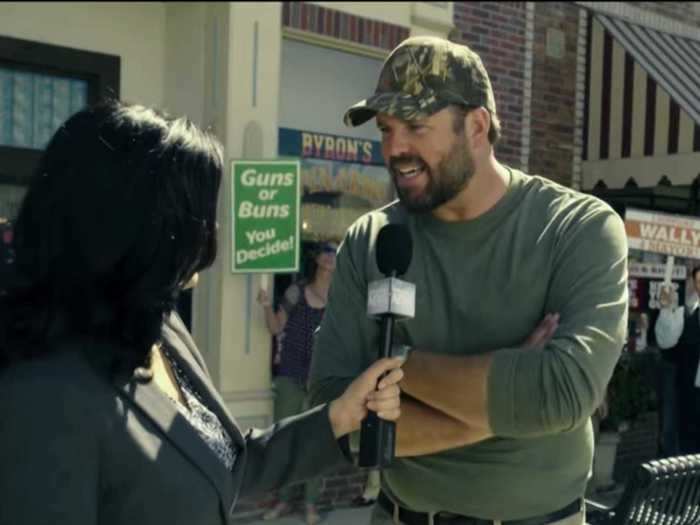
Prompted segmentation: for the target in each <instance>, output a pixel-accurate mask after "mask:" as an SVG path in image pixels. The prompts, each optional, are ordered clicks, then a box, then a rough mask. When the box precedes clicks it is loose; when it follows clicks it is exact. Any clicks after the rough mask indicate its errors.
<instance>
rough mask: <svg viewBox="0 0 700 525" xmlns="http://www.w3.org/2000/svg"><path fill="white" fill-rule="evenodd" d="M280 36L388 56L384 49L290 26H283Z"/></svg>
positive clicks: (378, 56) (331, 47)
mask: <svg viewBox="0 0 700 525" xmlns="http://www.w3.org/2000/svg"><path fill="white" fill-rule="evenodd" d="M282 38H288V39H289V40H296V41H298V42H304V43H305V44H311V45H314V46H319V47H327V48H330V49H335V50H336V51H344V52H346V53H352V54H354V55H361V56H365V57H369V58H376V59H379V60H385V59H386V57H388V56H389V51H387V50H385V49H380V48H377V47H372V46H366V45H364V44H358V43H355V42H349V41H347V40H341V39H339V38H333V37H331V36H325V35H319V34H316V33H310V32H309V31H302V30H300V29H292V28H290V27H285V28H283V29H282Z"/></svg>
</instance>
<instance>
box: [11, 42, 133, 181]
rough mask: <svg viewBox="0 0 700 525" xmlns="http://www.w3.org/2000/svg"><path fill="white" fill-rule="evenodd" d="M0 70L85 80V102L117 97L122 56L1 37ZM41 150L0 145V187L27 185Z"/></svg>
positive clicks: (91, 102) (89, 102)
mask: <svg viewBox="0 0 700 525" xmlns="http://www.w3.org/2000/svg"><path fill="white" fill-rule="evenodd" d="M0 67H6V68H8V69H13V70H17V71H26V72H30V73H39V74H46V75H55V76H67V77H71V78H76V79H80V80H85V81H86V82H87V85H88V90H87V102H88V104H94V103H95V102H97V101H98V100H100V99H101V98H104V97H112V98H117V99H118V98H119V92H120V91H119V87H120V79H121V57H120V56H118V55H109V54H105V53H97V52H94V51H85V50H82V49H75V48H71V47H65V46H57V45H53V44H45V43H42V42H35V41H32V40H23V39H19V38H12V37H7V36H0ZM40 156H41V150H37V149H33V148H22V147H16V146H6V145H0V184H13V185H19V186H27V185H28V184H29V180H30V178H31V175H32V172H33V170H34V167H35V166H36V165H37V163H38V161H39V158H40Z"/></svg>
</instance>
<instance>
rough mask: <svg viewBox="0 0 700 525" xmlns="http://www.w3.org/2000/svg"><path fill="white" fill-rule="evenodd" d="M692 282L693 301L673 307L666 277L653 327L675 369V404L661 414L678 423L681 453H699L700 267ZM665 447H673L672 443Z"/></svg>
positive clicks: (668, 406) (696, 269)
mask: <svg viewBox="0 0 700 525" xmlns="http://www.w3.org/2000/svg"><path fill="white" fill-rule="evenodd" d="M692 283H693V289H694V290H695V294H696V297H695V300H694V301H692V302H689V303H688V304H687V305H686V306H685V307H683V306H674V305H673V304H672V300H671V297H672V293H673V290H672V288H671V286H670V279H669V278H668V276H667V278H666V279H665V281H664V285H663V286H662V288H661V291H660V293H659V303H660V305H661V310H660V312H659V317H658V319H657V320H656V325H655V327H654V332H655V334H656V342H657V343H658V345H659V348H661V355H662V356H663V358H664V359H665V360H667V361H668V362H669V363H670V364H671V365H672V366H673V368H674V369H675V382H674V386H675V388H674V394H675V396H674V397H675V404H676V406H675V407H674V406H670V404H669V403H664V412H665V413H664V414H663V416H662V417H664V418H670V421H669V422H674V420H675V421H676V422H677V432H678V448H679V450H678V452H679V453H680V454H696V453H698V452H700V308H699V306H700V303H699V302H698V296H700V267H696V268H694V269H693V272H692ZM674 414H675V417H674ZM664 426H666V425H664ZM666 446H669V447H673V444H667V445H666ZM666 452H667V453H672V452H673V450H667V451H666Z"/></svg>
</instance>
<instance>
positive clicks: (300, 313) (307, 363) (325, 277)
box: [258, 242, 338, 525]
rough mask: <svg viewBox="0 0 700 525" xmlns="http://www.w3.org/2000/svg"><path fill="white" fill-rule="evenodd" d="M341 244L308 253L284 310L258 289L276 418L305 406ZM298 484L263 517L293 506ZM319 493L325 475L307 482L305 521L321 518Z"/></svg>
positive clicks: (320, 245)
mask: <svg viewBox="0 0 700 525" xmlns="http://www.w3.org/2000/svg"><path fill="white" fill-rule="evenodd" d="M337 250H338V246H337V245H336V244H335V243H332V242H322V243H318V244H317V245H315V246H314V248H313V249H312V250H311V252H310V253H309V256H308V259H309V261H308V265H307V267H306V272H305V273H306V276H307V277H306V278H304V279H301V280H299V281H297V282H295V283H293V284H291V285H290V286H289V287H288V288H287V289H286V290H285V292H284V296H283V298H282V301H281V304H280V308H279V309H278V310H277V311H274V310H273V308H272V301H271V300H270V298H269V297H268V294H267V292H266V291H265V290H260V292H259V293H258V301H259V302H260V304H262V306H263V308H264V309H265V321H266V323H267V328H268V330H269V331H270V334H272V335H273V336H276V337H277V341H276V343H277V344H276V345H275V349H276V352H275V354H276V355H275V363H276V364H277V376H276V377H275V392H276V396H275V420H276V421H278V420H280V419H283V418H285V417H289V416H294V415H296V414H299V413H301V412H303V411H304V410H307V409H308V408H309V407H308V401H307V394H308V392H307V387H306V385H307V381H308V378H309V369H310V367H311V352H312V350H313V334H314V332H315V331H316V329H317V328H318V326H319V325H320V324H321V319H322V318H323V312H324V311H325V308H326V302H327V300H328V288H329V287H330V284H331V278H332V277H333V272H334V270H335V254H336V251H337ZM293 490H294V487H286V488H284V489H282V490H280V493H279V501H278V503H277V505H275V507H273V508H272V509H271V510H270V511H269V512H267V513H266V514H265V515H264V516H263V519H266V520H271V519H275V518H278V517H279V516H281V515H282V514H284V513H286V512H288V511H289V510H290V500H291V498H292V496H293V494H294V493H293ZM320 492H321V479H320V478H314V479H310V480H307V481H306V483H305V484H304V502H305V507H306V524H307V525H316V523H318V522H319V521H320V516H319V514H318V510H317V508H316V502H317V500H318V497H319V496H320Z"/></svg>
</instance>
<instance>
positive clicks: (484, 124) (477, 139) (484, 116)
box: [466, 108, 491, 147]
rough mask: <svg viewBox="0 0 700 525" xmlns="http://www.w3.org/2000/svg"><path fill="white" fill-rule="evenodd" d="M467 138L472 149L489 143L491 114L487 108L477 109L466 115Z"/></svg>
mask: <svg viewBox="0 0 700 525" xmlns="http://www.w3.org/2000/svg"><path fill="white" fill-rule="evenodd" d="M466 119H467V122H466V129H467V137H468V139H469V141H470V143H471V146H472V147H478V146H481V145H482V144H484V143H486V142H488V141H489V129H491V114H490V113H489V112H488V111H487V110H486V108H475V109H473V110H472V111H470V112H469V113H467V115H466Z"/></svg>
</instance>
